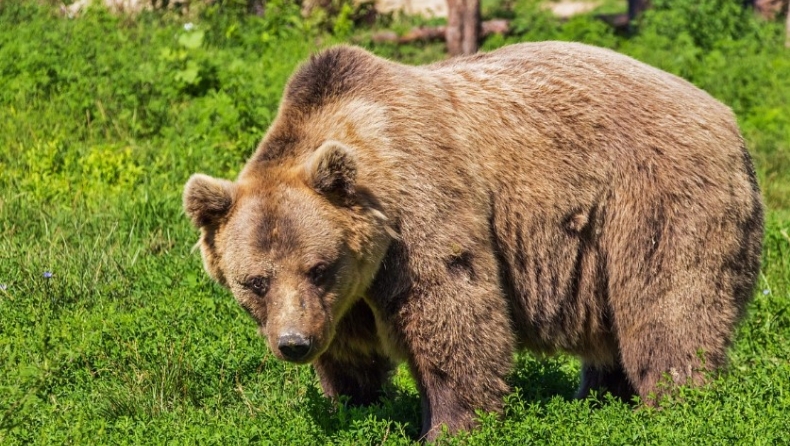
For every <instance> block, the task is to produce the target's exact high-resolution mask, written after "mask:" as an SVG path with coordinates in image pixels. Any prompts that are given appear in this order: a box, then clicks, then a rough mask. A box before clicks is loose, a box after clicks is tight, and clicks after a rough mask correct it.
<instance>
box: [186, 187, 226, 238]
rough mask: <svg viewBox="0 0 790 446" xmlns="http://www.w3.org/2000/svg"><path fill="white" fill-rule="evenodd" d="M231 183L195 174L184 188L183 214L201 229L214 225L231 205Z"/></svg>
mask: <svg viewBox="0 0 790 446" xmlns="http://www.w3.org/2000/svg"><path fill="white" fill-rule="evenodd" d="M233 190H234V188H233V183H232V182H230V181H228V180H221V179H218V178H212V177H210V176H208V175H203V174H201V173H196V174H194V175H192V176H191V177H190V178H189V181H187V184H186V185H185V186H184V212H186V214H187V215H188V216H189V218H190V219H191V220H192V223H193V224H194V225H195V226H197V227H199V228H202V227H204V226H209V225H214V224H215V223H216V222H217V221H218V220H219V219H220V218H222V217H224V216H225V214H227V213H228V211H229V210H230V207H231V205H232V204H233Z"/></svg>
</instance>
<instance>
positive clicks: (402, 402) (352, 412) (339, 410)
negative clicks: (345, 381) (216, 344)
mask: <svg viewBox="0 0 790 446" xmlns="http://www.w3.org/2000/svg"><path fill="white" fill-rule="evenodd" d="M514 365H515V367H514V369H513V372H512V373H511V375H510V376H509V377H508V383H509V384H510V386H511V388H512V391H513V392H514V393H516V394H517V395H518V396H519V400H521V401H522V402H527V403H534V404H538V405H539V406H546V405H547V404H548V403H549V401H550V400H552V399H553V398H554V397H556V396H558V395H559V396H560V397H562V398H563V399H564V400H566V401H571V400H572V399H573V397H574V394H575V393H576V389H577V387H578V385H579V378H578V375H579V371H578V366H576V365H574V364H572V363H571V362H570V361H569V359H568V358H566V357H550V358H535V357H533V356H530V355H519V356H518V357H517V358H516V361H515V363H514ZM306 396H307V401H308V405H309V409H308V410H309V413H310V416H311V417H312V418H313V419H314V420H315V422H316V423H317V424H318V425H319V426H320V427H321V429H322V430H323V432H324V434H326V435H328V436H334V435H335V434H338V433H340V432H343V431H346V430H354V429H357V428H358V426H359V424H360V423H364V422H368V421H371V420H372V421H374V422H375V421H382V422H393V423H397V424H399V425H401V426H402V428H403V431H404V433H405V434H407V435H408V436H409V437H410V438H412V439H416V438H417V436H418V435H419V433H420V429H421V407H420V398H419V395H418V394H417V393H416V392H414V391H413V390H412V391H410V390H406V389H403V388H400V387H398V386H395V385H392V384H390V385H388V386H387V387H386V388H385V391H384V394H383V396H382V397H381V398H380V399H379V402H378V403H376V404H373V405H370V406H364V407H354V406H348V405H345V404H335V403H333V402H332V401H330V400H329V399H328V398H326V397H324V396H323V394H322V393H321V391H320V388H319V387H317V386H311V387H310V389H309V390H308V392H307V395H306Z"/></svg>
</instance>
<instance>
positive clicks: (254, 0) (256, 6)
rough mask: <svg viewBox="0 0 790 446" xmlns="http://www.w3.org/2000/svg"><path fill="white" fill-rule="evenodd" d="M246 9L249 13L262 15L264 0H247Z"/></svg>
mask: <svg viewBox="0 0 790 446" xmlns="http://www.w3.org/2000/svg"><path fill="white" fill-rule="evenodd" d="M247 11H248V12H249V13H250V14H254V15H257V16H258V17H263V14H265V13H266V0H248V1H247Z"/></svg>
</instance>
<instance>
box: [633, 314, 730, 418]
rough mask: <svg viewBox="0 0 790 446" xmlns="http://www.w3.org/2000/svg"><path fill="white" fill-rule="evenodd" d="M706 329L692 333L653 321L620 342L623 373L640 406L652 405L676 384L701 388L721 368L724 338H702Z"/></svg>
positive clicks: (723, 359)
mask: <svg viewBox="0 0 790 446" xmlns="http://www.w3.org/2000/svg"><path fill="white" fill-rule="evenodd" d="M686 325H688V326H691V325H692V324H690V323H687V324H686ZM707 328H708V327H704V326H702V327H698V328H697V329H698V331H697V332H693V331H692V330H688V329H687V330H681V329H679V328H670V327H669V326H667V325H666V324H665V323H662V322H657V321H654V322H652V323H648V324H644V325H643V326H642V327H640V329H638V330H634V334H633V335H631V336H627V337H626V339H625V340H621V354H622V357H623V365H624V368H625V371H626V374H627V375H628V377H629V380H630V381H631V383H633V385H634V389H635V390H636V392H637V394H638V395H639V396H640V397H641V399H642V402H643V403H645V404H649V405H655V404H656V403H658V399H660V397H661V395H663V394H666V393H668V392H671V391H672V389H673V388H674V387H675V386H678V385H681V386H682V385H687V384H690V385H694V386H699V385H702V384H704V383H705V382H707V380H708V375H709V374H710V373H711V372H712V371H715V370H717V369H720V368H721V367H723V366H724V364H725V362H726V356H725V349H726V346H725V342H726V335H722V336H720V337H709V338H705V337H704V336H702V335H700V332H705V330H706V329H707ZM710 331H712V330H710ZM621 339H622V338H621ZM717 344H718V345H717Z"/></svg>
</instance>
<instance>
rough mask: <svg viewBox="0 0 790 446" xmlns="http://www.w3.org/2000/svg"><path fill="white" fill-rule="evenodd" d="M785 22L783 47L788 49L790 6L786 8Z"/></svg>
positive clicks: (789, 43) (789, 42) (789, 39)
mask: <svg viewBox="0 0 790 446" xmlns="http://www.w3.org/2000/svg"><path fill="white" fill-rule="evenodd" d="M786 20H787V22H786V23H785V47H787V48H790V5H788V6H787V19H786Z"/></svg>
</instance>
